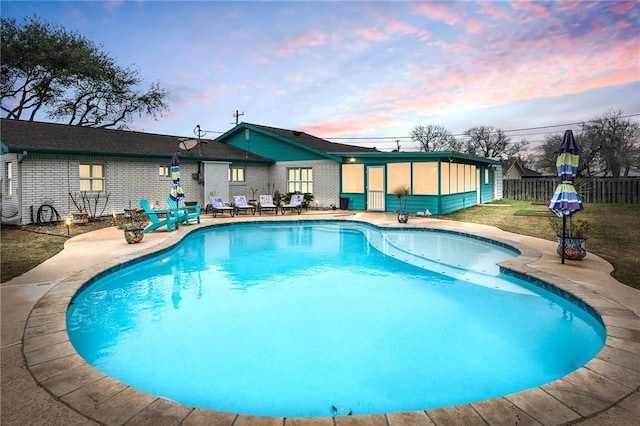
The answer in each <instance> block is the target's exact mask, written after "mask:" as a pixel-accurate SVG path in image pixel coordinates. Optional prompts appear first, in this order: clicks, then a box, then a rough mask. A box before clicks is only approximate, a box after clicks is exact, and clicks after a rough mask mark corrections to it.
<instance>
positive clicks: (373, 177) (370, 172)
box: [367, 166, 385, 212]
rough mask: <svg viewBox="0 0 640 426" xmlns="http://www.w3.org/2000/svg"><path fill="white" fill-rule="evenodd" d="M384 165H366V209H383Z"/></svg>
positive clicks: (379, 210) (377, 210)
mask: <svg viewBox="0 0 640 426" xmlns="http://www.w3.org/2000/svg"><path fill="white" fill-rule="evenodd" d="M384 176H385V166H367V210H368V211H375V212H383V211H385V190H384Z"/></svg>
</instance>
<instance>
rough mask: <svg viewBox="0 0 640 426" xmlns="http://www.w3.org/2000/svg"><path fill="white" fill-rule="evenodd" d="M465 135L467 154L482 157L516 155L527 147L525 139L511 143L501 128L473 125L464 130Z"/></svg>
mask: <svg viewBox="0 0 640 426" xmlns="http://www.w3.org/2000/svg"><path fill="white" fill-rule="evenodd" d="M464 135H465V136H466V137H467V140H466V144H465V151H466V152H467V154H472V155H476V156H478V157H484V158H504V159H506V158H510V157H514V156H516V154H518V153H519V152H521V151H524V149H525V148H526V147H527V141H526V140H525V139H523V140H522V141H520V142H517V143H512V142H511V139H510V138H509V137H507V135H505V134H504V132H503V131H502V130H501V129H495V128H494V127H487V126H479V127H473V128H471V129H469V130H466V131H465V132H464Z"/></svg>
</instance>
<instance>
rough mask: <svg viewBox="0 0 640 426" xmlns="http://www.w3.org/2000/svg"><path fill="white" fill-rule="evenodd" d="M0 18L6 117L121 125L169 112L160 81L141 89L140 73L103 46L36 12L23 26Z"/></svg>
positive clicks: (0, 81) (1, 80)
mask: <svg viewBox="0 0 640 426" xmlns="http://www.w3.org/2000/svg"><path fill="white" fill-rule="evenodd" d="M0 22H1V25H2V28H1V29H2V67H1V76H0V90H1V93H0V98H1V104H2V105H1V108H2V111H3V114H5V115H6V117H7V118H9V119H24V118H27V119H28V120H30V121H32V120H34V119H35V118H36V115H37V114H38V113H41V112H42V113H46V114H47V116H48V117H49V118H53V119H57V120H66V121H67V123H68V124H75V125H80V126H90V127H115V126H120V127H124V126H125V124H126V123H127V122H130V121H131V120H132V117H133V114H138V115H140V116H142V115H148V116H152V117H154V118H157V117H158V116H160V115H161V114H162V112H164V111H166V110H168V107H167V105H166V103H165V98H166V96H167V95H168V92H167V91H166V90H165V89H162V88H161V87H160V86H159V84H158V83H153V84H151V86H150V87H149V89H148V90H146V91H143V90H140V89H139V86H140V85H141V83H142V78H141V77H140V74H139V72H138V71H136V70H135V69H133V68H131V67H129V68H123V67H120V66H118V65H116V63H115V61H114V60H113V59H112V58H111V57H110V56H109V55H108V54H107V53H105V52H103V51H102V46H96V45H95V44H94V43H93V42H91V41H89V40H87V39H86V38H85V37H83V36H81V35H79V34H78V33H75V32H69V31H66V30H65V29H64V28H62V27H59V26H54V25H52V24H49V23H46V22H41V20H40V18H39V17H37V16H34V17H31V18H25V20H24V22H23V23H22V25H18V24H16V21H15V20H14V19H5V18H1V21H0Z"/></svg>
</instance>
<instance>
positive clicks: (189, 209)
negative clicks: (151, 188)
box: [167, 197, 200, 225]
mask: <svg viewBox="0 0 640 426" xmlns="http://www.w3.org/2000/svg"><path fill="white" fill-rule="evenodd" d="M167 204H168V205H169V209H171V210H173V211H174V212H175V214H176V216H177V217H178V223H182V222H184V224H185V225H189V224H190V223H191V222H192V221H193V220H195V221H196V222H197V223H200V206H199V205H195V206H184V205H180V202H178V201H175V200H173V199H171V197H167Z"/></svg>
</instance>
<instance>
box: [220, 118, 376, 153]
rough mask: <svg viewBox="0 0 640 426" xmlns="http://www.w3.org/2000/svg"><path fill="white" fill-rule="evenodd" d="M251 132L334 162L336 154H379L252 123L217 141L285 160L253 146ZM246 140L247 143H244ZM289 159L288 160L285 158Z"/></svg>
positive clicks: (295, 131)
mask: <svg viewBox="0 0 640 426" xmlns="http://www.w3.org/2000/svg"><path fill="white" fill-rule="evenodd" d="M245 131H248V132H249V139H248V140H247V139H246V138H244V137H239V135H240V134H242V133H243V132H245ZM251 132H257V133H258V134H260V135H264V136H267V137H269V138H271V139H273V140H276V141H279V142H282V143H283V144H286V145H288V146H290V148H291V150H292V151H296V150H298V151H299V150H303V151H306V152H308V153H310V154H313V155H314V156H319V157H324V158H330V159H334V160H338V157H336V154H341V153H342V154H345V153H373V152H379V151H378V150H377V149H375V148H367V147H359V146H353V145H345V144H340V143H334V142H329V141H327V140H325V139H321V138H318V137H316V136H313V135H310V134H308V133H305V132H302V131H298V130H290V129H281V128H277V127H269V126H263V125H259V124H252V123H244V122H243V123H240V124H238V125H237V126H235V127H234V128H233V129H231V130H229V131H228V132H226V133H224V134H222V135H220V136H218V137H217V138H216V141H220V142H224V143H230V144H234V145H235V146H237V147H239V144H240V143H242V147H244V146H246V149H247V150H250V151H252V152H254V153H257V154H260V155H264V156H266V157H269V158H273V159H274V160H276V161H278V160H282V159H283V158H275V157H277V156H278V155H282V154H278V153H274V152H265V151H264V149H262V147H260V146H256V145H253V146H252V145H251V142H250V140H251V139H250V138H251V136H250V135H251ZM244 140H246V141H247V142H244ZM245 143H246V145H245ZM285 159H288V158H285Z"/></svg>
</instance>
